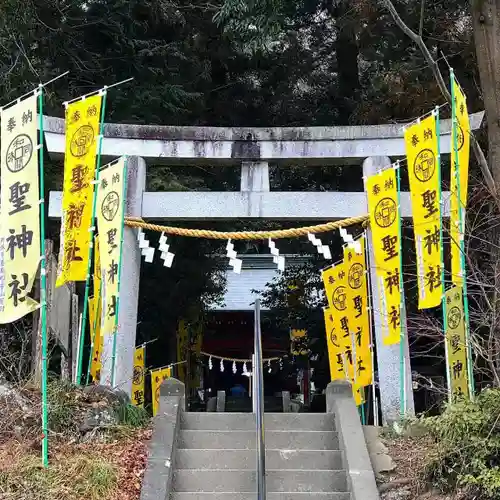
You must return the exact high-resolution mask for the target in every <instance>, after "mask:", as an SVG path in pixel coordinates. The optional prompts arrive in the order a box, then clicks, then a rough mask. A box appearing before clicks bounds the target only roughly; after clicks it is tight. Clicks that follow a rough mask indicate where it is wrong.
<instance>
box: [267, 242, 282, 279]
mask: <svg viewBox="0 0 500 500" xmlns="http://www.w3.org/2000/svg"><path fill="white" fill-rule="evenodd" d="M268 245H269V250H270V251H271V255H272V256H273V262H274V263H275V264H277V265H278V271H281V272H283V271H284V270H285V257H283V255H280V251H279V250H278V249H277V248H276V243H275V242H274V241H273V240H272V239H271V238H269V242H268Z"/></svg>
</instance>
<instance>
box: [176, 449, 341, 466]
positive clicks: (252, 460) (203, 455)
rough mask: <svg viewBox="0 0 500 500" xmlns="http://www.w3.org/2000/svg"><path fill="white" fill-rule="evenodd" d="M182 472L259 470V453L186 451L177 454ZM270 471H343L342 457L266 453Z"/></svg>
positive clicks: (331, 453) (300, 452)
mask: <svg viewBox="0 0 500 500" xmlns="http://www.w3.org/2000/svg"><path fill="white" fill-rule="evenodd" d="M175 467H176V468H178V469H245V470H255V467H256V455H255V450H186V449H183V450H182V449H178V450H177V451H176V458H175ZM266 468H267V469H277V470H290V469H292V470H300V469H309V470H327V469H342V454H341V452H340V451H333V450H270V449H269V448H268V449H267V450H266Z"/></svg>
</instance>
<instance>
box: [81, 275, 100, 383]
mask: <svg viewBox="0 0 500 500" xmlns="http://www.w3.org/2000/svg"><path fill="white" fill-rule="evenodd" d="M101 297H102V280H101V283H100V285H99V295H98V296H97V302H95V304H94V307H95V315H94V325H93V326H94V335H92V339H91V342H90V356H89V363H88V366H87V378H86V380H85V385H89V380H90V368H91V367H92V355H93V353H94V345H95V339H96V336H97V322H98V321H100V319H101V314H97V313H98V312H99V303H100V301H101ZM101 312H102V311H101Z"/></svg>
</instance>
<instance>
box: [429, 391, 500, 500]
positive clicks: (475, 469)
mask: <svg viewBox="0 0 500 500" xmlns="http://www.w3.org/2000/svg"><path fill="white" fill-rule="evenodd" d="M423 422H424V424H425V426H426V427H427V429H428V430H429V431H430V433H431V435H432V436H433V437H434V438H435V440H436V443H437V446H436V449H435V451H434V453H433V454H432V455H431V456H430V457H429V463H428V464H427V467H426V471H427V475H428V477H429V479H430V480H431V481H432V482H433V483H434V484H435V485H436V486H438V487H440V488H442V489H443V490H452V489H454V488H458V487H462V488H465V489H466V490H467V491H468V492H469V493H470V494H471V497H472V496H473V495H478V496H477V497H476V498H499V497H500V389H486V390H484V391H483V392H481V393H480V394H479V395H478V396H477V398H476V399H475V400H474V401H460V402H457V403H454V404H452V405H449V406H447V408H446V410H445V411H444V412H443V414H442V415H440V416H437V417H430V418H426V419H423Z"/></svg>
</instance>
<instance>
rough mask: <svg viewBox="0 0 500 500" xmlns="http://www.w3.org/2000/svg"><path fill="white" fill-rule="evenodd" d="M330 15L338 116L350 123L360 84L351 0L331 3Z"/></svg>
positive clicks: (355, 22)
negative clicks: (333, 23)
mask: <svg viewBox="0 0 500 500" xmlns="http://www.w3.org/2000/svg"><path fill="white" fill-rule="evenodd" d="M329 10H330V13H332V14H333V16H334V17H335V19H336V23H337V39H336V41H335V53H336V55H337V66H338V85H339V96H340V98H339V104H338V108H339V114H340V116H341V119H342V121H343V122H344V123H350V121H351V116H352V113H353V112H354V110H355V109H356V105H357V101H358V98H359V93H360V90H361V82H360V79H359V61H358V57H359V46H358V40H357V33H356V29H357V21H358V20H357V19H356V17H355V16H356V12H355V11H354V9H353V7H352V2H351V0H341V1H339V2H332V5H331V6H330V8H329Z"/></svg>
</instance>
